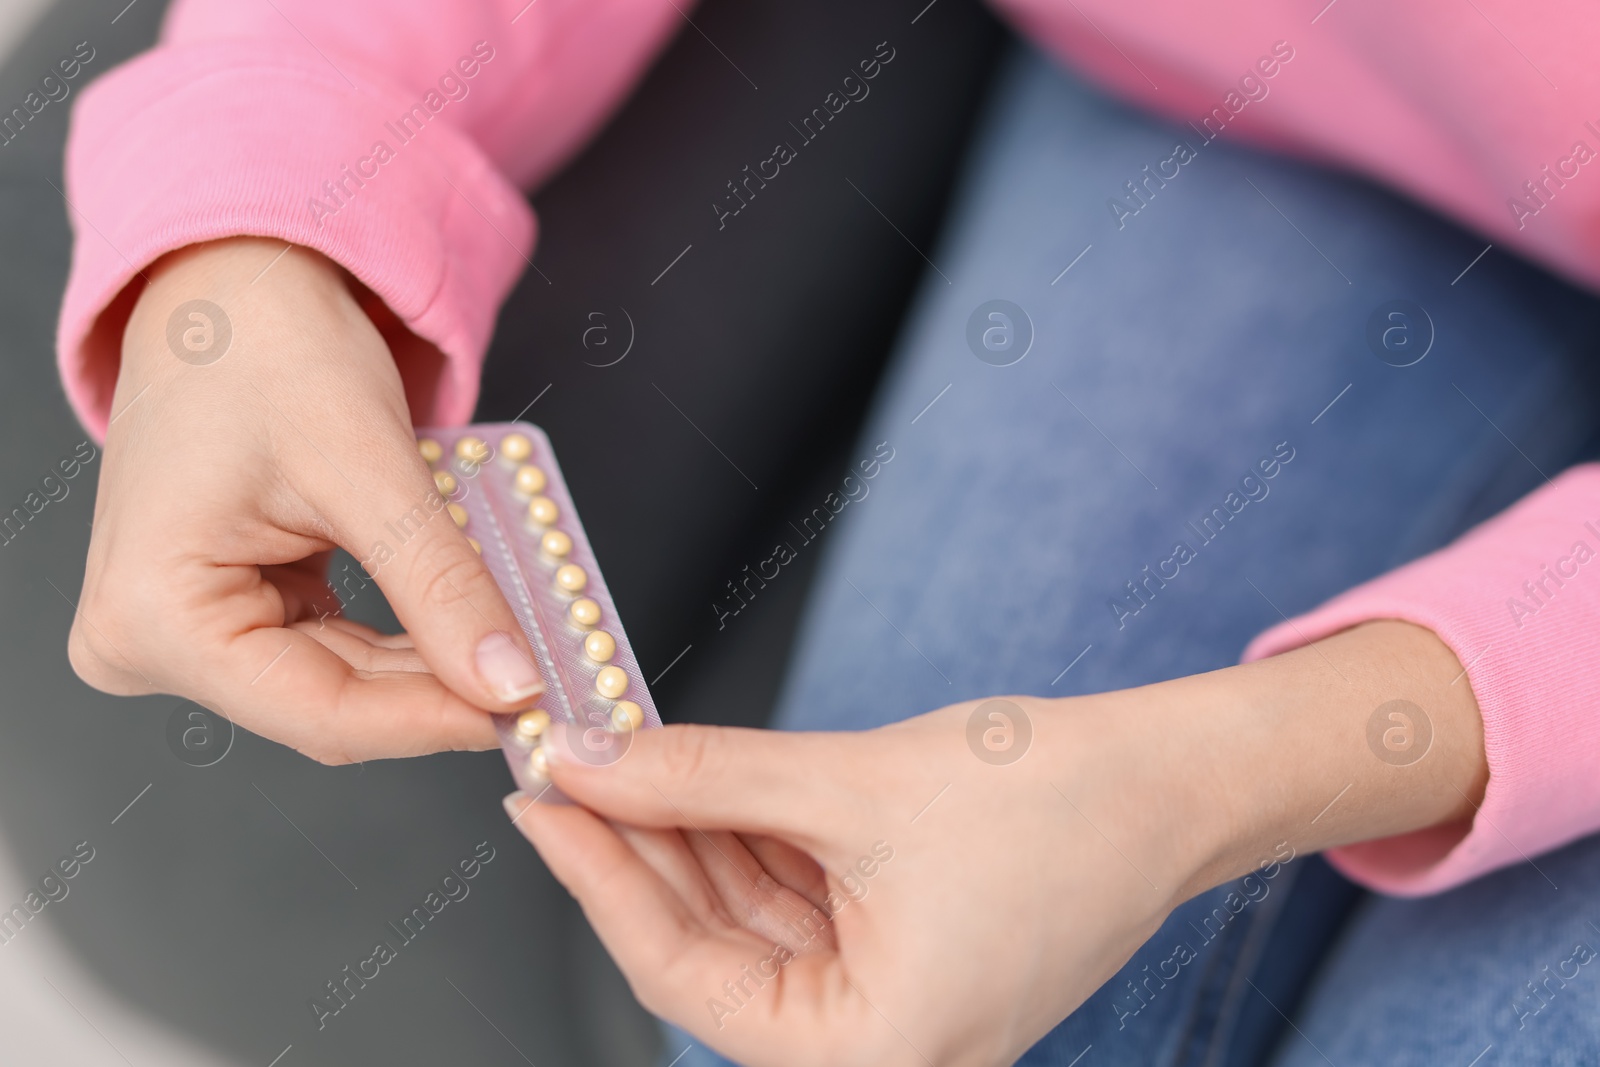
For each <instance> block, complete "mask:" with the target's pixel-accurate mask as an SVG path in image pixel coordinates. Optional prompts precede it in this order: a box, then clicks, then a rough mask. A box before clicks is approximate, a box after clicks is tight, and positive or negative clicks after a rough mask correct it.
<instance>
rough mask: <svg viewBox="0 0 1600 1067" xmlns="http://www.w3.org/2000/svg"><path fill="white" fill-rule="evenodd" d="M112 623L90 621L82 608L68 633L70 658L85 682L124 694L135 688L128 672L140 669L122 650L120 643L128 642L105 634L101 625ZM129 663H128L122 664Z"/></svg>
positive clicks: (68, 658)
mask: <svg viewBox="0 0 1600 1067" xmlns="http://www.w3.org/2000/svg"><path fill="white" fill-rule="evenodd" d="M107 625H110V624H109V623H106V622H102V623H101V624H100V625H99V626H96V625H92V624H90V623H89V622H88V621H87V617H86V615H85V614H84V613H83V612H82V611H80V612H79V614H78V617H77V618H76V619H74V620H73V623H72V631H71V633H70V634H69V635H68V637H67V661H68V662H69V663H71V664H72V670H73V673H74V674H76V675H77V676H78V677H79V679H81V680H82V681H83V682H84V684H86V685H89V686H92V687H93V688H95V689H98V690H100V691H101V692H102V693H111V694H113V695H125V694H126V693H129V692H133V691H135V690H134V688H133V687H130V686H129V685H128V682H127V678H126V675H127V674H128V672H129V670H130V669H132V670H137V667H136V666H135V664H133V663H132V662H131V661H129V660H128V658H127V656H126V655H125V654H124V653H123V652H121V651H119V649H118V647H117V646H118V645H119V644H120V645H124V646H126V642H117V643H115V644H114V643H113V642H112V640H111V639H110V638H109V637H107V636H106V634H105V632H104V630H103V629H102V627H104V626H107ZM123 664H126V665H127V666H126V667H124V666H122V665H123Z"/></svg>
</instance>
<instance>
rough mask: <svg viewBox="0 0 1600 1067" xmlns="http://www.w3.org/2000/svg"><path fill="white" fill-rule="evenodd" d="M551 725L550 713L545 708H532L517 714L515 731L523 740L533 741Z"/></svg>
mask: <svg viewBox="0 0 1600 1067" xmlns="http://www.w3.org/2000/svg"><path fill="white" fill-rule="evenodd" d="M549 725H550V713H549V712H548V711H545V710H544V709H543V708H530V709H529V710H527V711H525V712H523V713H522V714H521V715H518V716H517V725H516V728H515V732H516V735H517V737H519V738H520V739H522V740H523V741H532V740H534V739H535V738H536V737H538V736H539V735H540V734H542V733H544V731H545V728H546V727H548V726H549Z"/></svg>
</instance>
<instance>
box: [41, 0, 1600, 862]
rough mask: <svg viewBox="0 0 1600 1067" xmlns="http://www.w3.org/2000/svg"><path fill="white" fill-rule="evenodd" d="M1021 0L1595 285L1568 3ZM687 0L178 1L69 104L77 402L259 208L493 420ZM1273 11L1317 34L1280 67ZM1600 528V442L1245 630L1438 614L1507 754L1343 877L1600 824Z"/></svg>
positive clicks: (1197, 114) (462, 411)
mask: <svg viewBox="0 0 1600 1067" xmlns="http://www.w3.org/2000/svg"><path fill="white" fill-rule="evenodd" d="M1002 7H1003V8H1004V9H1005V11H1006V13H1007V14H1008V15H1009V16H1010V17H1011V18H1012V19H1013V20H1014V21H1015V22H1016V24H1018V25H1019V26H1020V27H1021V28H1022V29H1024V30H1025V31H1026V32H1028V33H1029V34H1030V35H1032V36H1033V37H1035V38H1036V39H1037V40H1039V41H1040V42H1041V43H1042V44H1043V45H1044V46H1045V47H1047V48H1049V49H1051V50H1053V51H1055V52H1056V53H1057V54H1059V55H1060V56H1062V57H1063V58H1065V59H1066V60H1067V61H1068V62H1070V63H1071V64H1072V65H1073V66H1075V67H1077V68H1078V69H1080V70H1082V71H1084V72H1086V73H1087V74H1088V75H1089V76H1091V77H1093V78H1095V79H1097V80H1099V81H1100V82H1102V83H1103V84H1105V85H1107V86H1108V87H1110V88H1112V89H1113V90H1115V91H1117V92H1120V93H1122V94H1124V95H1126V96H1128V97H1130V98H1132V99H1134V100H1136V101H1138V102H1140V103H1142V104H1144V105H1146V106H1148V107H1150V108H1152V109H1155V110H1158V111H1161V112H1164V113H1166V114H1169V115H1171V116H1174V117H1176V118H1178V119H1186V120H1190V121H1194V122H1195V123H1196V124H1197V125H1198V124H1201V123H1202V122H1203V120H1205V119H1206V118H1208V117H1209V118H1210V119H1211V127H1212V128H1222V127H1225V129H1226V135H1227V136H1229V137H1236V138H1239V139H1241V140H1245V139H1248V140H1254V141H1257V142H1259V143H1263V144H1267V145H1272V146H1276V147H1278V148H1282V149H1287V150H1291V151H1294V152H1297V153H1300V154H1302V155H1311V156H1314V157H1316V158H1319V159H1323V160H1326V161H1328V162H1331V163H1334V164H1337V165H1339V166H1343V167H1346V168H1349V169H1352V170H1356V171H1359V172H1362V173H1365V174H1367V175H1370V176H1373V177H1375V178H1377V179H1379V180H1382V181H1384V182H1387V183H1388V184H1390V185H1392V186H1394V187H1396V188H1398V189H1401V190H1403V191H1406V192H1408V193H1410V194H1412V195H1414V196H1416V197H1417V198H1419V199H1421V200H1424V201H1426V202H1428V203H1430V204H1432V205H1433V206H1434V207H1436V208H1438V209H1439V210H1441V211H1444V212H1446V213H1448V214H1450V215H1452V216H1454V217H1455V218H1457V219H1459V220H1461V221H1462V222H1464V223H1465V224H1467V225H1469V226H1472V227H1474V228H1476V229H1478V230H1480V231H1481V232H1483V233H1484V234H1485V235H1486V236H1487V237H1488V238H1489V239H1491V240H1492V241H1494V242H1495V243H1497V244H1504V245H1507V246H1509V247H1511V248H1513V249H1515V250H1517V251H1518V252H1520V253H1522V254H1524V255H1526V256H1528V257H1530V258H1533V259H1535V260H1538V261H1540V262H1542V263H1544V264H1545V265H1547V266H1548V267H1550V268H1552V269H1554V270H1556V271H1558V272H1560V273H1562V274H1565V275H1566V276H1568V277H1569V278H1572V279H1574V280H1576V281H1579V282H1582V283H1585V284H1588V285H1590V286H1591V287H1593V286H1596V285H1600V165H1597V166H1596V167H1595V168H1593V171H1592V172H1591V169H1590V168H1589V166H1588V164H1589V163H1590V162H1592V161H1594V159H1595V158H1596V150H1600V104H1596V105H1593V106H1592V108H1591V109H1590V110H1585V102H1586V101H1591V100H1594V101H1600V64H1596V63H1595V62H1594V60H1593V56H1594V55H1595V53H1596V51H1597V50H1600V22H1597V21H1596V20H1594V19H1592V18H1589V17H1587V14H1586V12H1585V10H1584V9H1583V8H1582V7H1581V6H1580V5H1578V4H1577V3H1575V2H1572V0H1567V2H1565V3H1563V2H1557V3H1552V4H1545V5H1538V6H1526V5H1522V6H1519V5H1517V4H1515V3H1514V2H1513V0H1476V2H1475V3H1472V4H1466V5H1463V4H1461V3H1459V2H1458V0H1411V2H1409V3H1406V4H1399V5H1396V4H1385V3H1382V2H1380V0H1333V3H1330V4H1328V5H1327V7H1326V8H1324V7H1323V0H1295V2H1289V0H1228V2H1227V3H1226V4H1225V5H1220V6H1219V5H1215V4H1207V5H1196V4H1193V3H1190V2H1185V0H1145V2H1144V3H1142V4H1139V5H1130V4H1127V3H1124V2H1118V0H1002ZM680 9H682V10H687V4H686V3H678V4H676V5H674V4H673V3H670V2H668V0H534V2H529V0H448V2H445V0H437V2H428V0H386V2H382V3H380V2H379V0H339V2H336V3H330V2H328V0H273V3H248V4H246V3H233V2H228V0H177V2H176V3H175V4H174V5H173V8H172V10H171V12H170V13H169V15H168V18H167V24H166V30H165V34H164V37H163V42H162V44H161V46H160V47H158V48H156V49H155V50H154V51H151V52H149V53H147V54H145V55H143V56H140V57H139V58H137V59H135V60H133V61H132V62H129V63H127V64H125V65H123V66H122V67H119V68H117V69H116V70H115V71H112V72H110V73H108V74H106V75H105V76H104V77H102V78H101V79H100V80H98V81H97V82H95V83H94V84H93V85H92V86H90V87H89V88H87V89H86V90H85V91H84V93H83V94H82V97H81V99H80V100H79V102H78V105H77V107H76V110H75V111H74V113H73V129H72V137H71V140H70V143H69V145H68V149H67V175H66V177H67V196H68V199H69V201H70V203H71V205H72V208H73V211H72V221H73V225H74V227H75V230H76V234H77V241H76V247H75V250H74V255H73V262H72V273H71V277H70V279H69V281H68V284H67V291H66V296H65V299H64V302H63V306H62V311H61V322H60V329H59V335H58V344H59V351H60V362H61V374H62V378H63V380H64V382H65V384H66V389H67V394H68V396H69V397H70V399H71V401H72V404H73V406H74V408H75V409H76V410H77V412H78V414H79V416H80V417H81V418H82V419H83V421H84V423H85V424H86V425H87V426H88V427H89V429H90V430H91V431H92V432H93V433H95V434H97V435H103V434H104V432H105V428H106V424H107V420H108V417H109V412H108V407H109V404H110V399H111V394H112V387H113V384H114V382H115V378H116V372H117V363H118V346H119V344H120V338H121V334H122V328H123V325H124V323H125V322H126V319H127V315H128V311H129V307H130V304H131V302H132V297H133V296H134V295H136V293H137V290H136V288H132V287H130V282H133V281H135V280H136V278H137V274H138V271H139V270H140V269H142V268H143V267H144V266H146V265H148V264H149V263H151V262H152V261H154V260H155V259H157V258H158V257H160V256H161V255H162V254H164V253H166V252H168V251H171V250H173V249H176V248H179V247H181V246H183V245H188V244H193V243H195V242H199V241H206V240H210V239H214V238H219V237H226V236H232V235H238V234H257V235H263V236H271V237H277V238H282V239H283V240H286V241H292V242H295V243H298V244H302V245H307V246H310V247H312V248H315V249H318V250H320V251H322V252H323V253H325V254H326V255H328V256H329V257H331V258H333V259H335V260H337V261H338V262H340V263H341V264H343V265H344V266H345V267H346V268H348V269H349V270H350V271H351V272H352V273H353V274H354V275H356V276H357V277H358V278H360V279H361V280H362V281H363V282H365V283H366V284H367V285H368V286H369V287H371V288H372V289H373V291H375V292H376V293H377V294H378V295H379V296H381V297H382V298H383V299H384V300H385V301H386V302H387V303H388V304H389V306H390V307H391V308H393V309H394V311H395V312H396V313H397V314H398V315H399V316H400V317H401V318H402V319H403V320H404V321H405V322H406V324H407V325H408V326H409V327H410V328H411V329H412V330H413V331H415V332H416V333H417V334H419V335H420V336H422V337H424V338H427V339H428V340H430V341H432V342H434V343H435V344H437V345H438V346H439V348H440V349H442V350H443V351H444V353H445V354H446V356H447V357H448V358H449V365H448V369H447V370H446V372H445V374H446V377H445V379H444V380H443V381H442V382H441V383H440V384H439V388H438V390H437V393H436V398H435V403H434V408H433V410H432V411H429V412H424V413H419V415H420V416H422V417H425V418H426V419H427V420H429V421H435V422H440V423H454V422H462V421H466V420H467V419H469V418H470V417H471V414H472V410H473V405H474V401H475V399H476V396H477V389H478V374H479V364H480V362H481V360H482V357H483V353H484V350H485V348H486V346H487V343H488V339H489V334H490V331H491V329H492V328H493V325H494V321H495V315H496V311H497V309H498V307H499V304H500V302H501V301H502V300H503V299H504V298H505V296H506V294H507V292H508V291H509V290H510V288H511V286H512V284H513V282H514V281H515V280H516V279H517V277H518V276H519V274H520V273H521V271H522V270H523V268H524V267H525V266H526V265H527V260H528V257H529V256H530V255H531V253H532V249H533V244H534V236H535V222H534V218H533V214H532V212H531V211H530V210H529V208H528V205H527V203H526V201H525V200H524V199H523V195H522V190H524V189H527V188H529V187H531V186H534V185H537V184H538V183H539V182H540V181H541V180H543V179H544V178H546V177H548V176H549V175H550V174H551V172H552V171H554V170H555V169H556V168H557V167H559V166H560V165H561V164H562V163H563V162H564V161H565V160H567V159H569V158H570V157H571V156H572V155H573V154H574V153H575V152H576V151H577V150H578V149H579V148H580V147H581V146H582V144H583V142H584V139H585V138H586V137H587V136H589V135H590V134H591V133H592V132H593V131H594V130H595V129H596V128H597V127H598V126H599V125H600V124H601V123H602V122H603V121H604V120H605V118H606V116H607V115H608V114H609V113H610V112H611V111H612V110H613V109H614V108H615V107H616V106H617V105H618V103H619V102H620V101H621V100H622V99H623V97H624V96H625V95H626V93H627V92H628V90H629V88H630V87H631V85H632V84H633V82H634V81H635V80H636V79H637V78H638V76H639V75H640V74H641V72H642V71H643V69H644V68H645V66H646V65H647V64H648V63H649V62H650V60H651V59H652V57H653V56H654V55H655V54H656V52H657V51H658V50H659V49H660V48H661V46H662V44H663V43H664V42H665V41H666V40H667V38H668V37H669V36H670V35H671V34H672V33H674V32H676V31H677V30H678V29H679V28H680V27H681V26H682V24H683V22H684V16H683V15H681V14H680ZM908 11H909V9H908ZM927 17H929V18H936V17H938V12H937V10H936V9H935V10H934V11H932V12H929V13H928V14H927ZM907 21H908V25H907V27H906V30H905V36H906V41H905V42H904V47H914V46H915V39H916V28H915V27H914V26H912V25H910V24H909V22H910V15H909V14H908V17H907ZM1279 42H1286V43H1287V47H1288V48H1292V49H1293V52H1294V59H1293V61H1292V63H1289V64H1284V65H1282V66H1279V67H1277V68H1276V69H1274V70H1273V73H1272V75H1271V76H1270V77H1267V76H1266V71H1267V69H1268V66H1270V64H1267V65H1262V64H1263V63H1264V62H1265V57H1270V56H1271V55H1272V54H1273V49H1274V46H1275V45H1278V43H1279ZM869 43H871V42H869ZM894 43H895V44H897V45H899V44H901V42H898V41H897V42H894ZM1558 87H1559V88H1558ZM1263 93H1265V94H1266V95H1265V96H1263ZM402 116H406V117H407V118H406V119H404V120H402ZM1591 120H1593V121H1594V124H1593V125H1591V124H1590V122H1591ZM397 123H399V124H400V125H399V126H397V125H396V124H397ZM419 129H420V132H418V130H419ZM401 155H404V156H407V157H415V158H407V159H406V161H405V162H404V163H396V162H395V160H396V159H398V158H399V157H400V156H401ZM352 176H353V177H352ZM324 183H330V184H329V185H325V184H324ZM330 187H338V188H339V189H341V191H340V192H339V193H337V194H336V195H329V194H328V192H327V191H326V190H328V189H329V188H330ZM1463 266H1465V264H1463ZM1597 552H1600V466H1584V467H1579V468H1576V469H1574V470H1571V471H1568V472H1567V473H1565V474H1563V475H1562V476H1561V477H1559V478H1557V479H1556V480H1555V481H1554V482H1553V483H1552V484H1550V485H1548V486H1546V487H1545V488H1543V489H1540V490H1539V491H1538V492H1535V493H1533V494H1532V495H1530V496H1529V497H1528V498H1527V499H1525V500H1523V501H1522V502H1521V503H1519V504H1517V505H1516V506H1514V507H1512V508H1511V509H1510V510H1508V511H1507V512H1505V513H1504V514H1502V515H1500V516H1498V517H1496V518H1495V519H1493V520H1491V521H1489V522H1486V523H1484V524H1483V525H1482V526H1481V527H1479V528H1478V529H1476V530H1474V531H1472V532H1471V533H1469V534H1468V535H1466V536H1465V537H1463V538H1462V539H1461V540H1460V541H1458V542H1457V543H1455V544H1453V545H1451V546H1449V547H1448V548H1445V549H1443V550H1442V551H1439V552H1436V553H1434V554H1433V555H1431V556H1428V557H1426V558H1424V559H1421V560H1418V561H1417V562H1415V563H1413V564H1411V565H1409V566H1406V567H1403V568H1401V569H1400V570H1398V571H1395V572H1393V573H1391V574H1388V575H1385V576H1383V577H1381V578H1379V579H1377V580H1375V581H1372V582H1369V583H1367V584H1366V585H1363V586H1360V587H1359V588H1356V589H1354V590H1351V591H1350V592H1348V593H1346V594H1344V595H1343V596H1341V597H1339V598H1337V599H1335V600H1334V601H1332V602H1331V603H1329V604H1326V605H1324V606H1323V607H1321V608H1319V609H1317V610H1316V611H1314V612H1312V613H1311V614H1309V615H1307V616H1304V617H1302V618H1299V619H1296V620H1294V621H1293V622H1292V623H1286V624H1284V625H1282V626H1279V627H1276V628H1275V629H1273V630H1271V631H1269V632H1267V633H1266V634H1263V635H1262V636H1261V637H1259V638H1257V639H1256V640H1255V641H1254V642H1253V643H1252V644H1251V646H1250V648H1249V650H1248V651H1247V653H1246V656H1247V658H1249V657H1258V656H1265V655H1271V654H1273V653H1276V652H1281V651H1284V650H1286V649H1289V648H1291V647H1294V646H1296V645H1298V644H1301V643H1304V642H1306V641H1310V640H1315V639H1317V638H1320V637H1323V636H1326V635H1328V634H1331V633H1334V632H1335V631H1338V630H1340V629H1343V628H1345V627H1348V626H1351V625H1353V624H1355V623H1359V622H1361V621H1363V620H1367V619H1378V618H1397V619H1406V620H1410V621H1412V622H1415V623H1419V624H1421V625H1423V626H1427V627H1429V628H1431V629H1433V630H1434V631H1435V632H1437V633H1438V634H1439V635H1440V636H1441V637H1442V638H1443V639H1444V640H1445V641H1446V642H1447V643H1448V644H1449V645H1450V646H1451V648H1453V649H1454V650H1455V652H1456V654H1457V656H1459V658H1460V660H1461V662H1462V663H1463V664H1465V665H1466V668H1467V680H1468V681H1469V682H1470V684H1471V686H1472V689H1473V692H1474V693H1475V694H1476V695H1477V698H1478V703H1479V705H1480V706H1481V707H1482V709H1483V719H1484V729H1485V735H1486V740H1487V747H1488V758H1489V767H1490V779H1489V787H1488V794H1487V797H1486V799H1485V800H1484V803H1483V807H1482V809H1481V810H1480V811H1479V813H1478V815H1477V817H1476V819H1475V820H1474V822H1473V825H1472V827H1471V829H1470V831H1469V832H1468V833H1467V834H1466V836H1465V837H1464V838H1462V837H1460V836H1459V832H1457V833H1455V834H1453V835H1452V834H1451V833H1450V832H1444V833H1443V834H1441V833H1440V832H1438V831H1429V832H1422V833H1416V834H1410V835H1406V836H1404V837H1398V838H1391V839H1388V840H1384V841H1375V842H1368V843H1366V844H1363V845H1358V846H1354V847H1351V848H1345V849H1341V850H1338V851H1337V852H1336V853H1335V854H1334V855H1333V859H1334V861H1335V862H1336V863H1337V864H1338V865H1339V866H1340V867H1341V868H1342V869H1343V870H1344V871H1345V872H1346V873H1347V874H1349V875H1351V876H1352V877H1354V878H1356V879H1358V880H1360V881H1362V882H1364V883H1365V884H1367V885H1369V886H1371V887H1373V888H1376V889H1379V890H1383V891H1387V892H1391V893H1401V894H1424V893H1432V892H1437V891H1439V890H1442V889H1446V888H1448V887H1450V886H1454V885H1458V884H1460V883H1461V882H1464V881H1466V880H1468V879H1470V878H1473V877H1476V876H1477V875H1480V874H1482V873H1484V872H1486V871H1489V870H1493V869H1495V868H1497V867H1502V866H1505V865H1508V864H1514V863H1520V862H1524V861H1525V860H1526V859H1527V857H1530V856H1534V855H1537V854H1538V853H1540V852H1544V851H1547V850H1549V849H1552V848H1555V847H1556V846H1558V845H1561V844H1563V843H1565V842H1568V841H1571V840H1573V839H1574V838H1577V837H1579V836H1582V835H1585V834H1589V833H1593V832H1595V831H1596V830H1600V774H1596V767H1597V762H1600V714H1597V711H1600V562H1597V561H1596V554H1597ZM1464 684H1465V683H1464Z"/></svg>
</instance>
